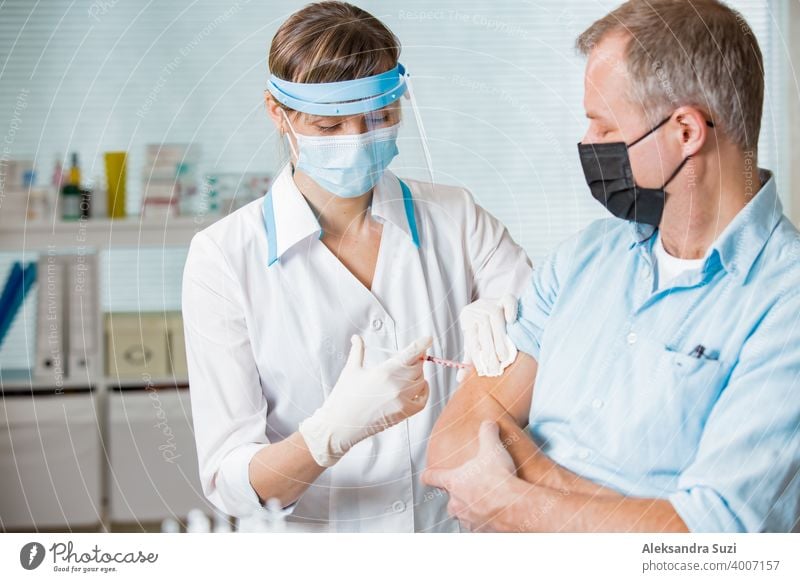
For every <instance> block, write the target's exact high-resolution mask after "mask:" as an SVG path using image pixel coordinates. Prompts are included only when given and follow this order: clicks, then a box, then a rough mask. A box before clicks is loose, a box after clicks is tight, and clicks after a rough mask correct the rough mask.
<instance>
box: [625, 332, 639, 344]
mask: <svg viewBox="0 0 800 582" xmlns="http://www.w3.org/2000/svg"><path fill="white" fill-rule="evenodd" d="M627 339H628V343H629V344H631V345H633V344H635V343H636V339H637V336H636V334H635V333H633V332H631V333H629V334H628V338H627Z"/></svg>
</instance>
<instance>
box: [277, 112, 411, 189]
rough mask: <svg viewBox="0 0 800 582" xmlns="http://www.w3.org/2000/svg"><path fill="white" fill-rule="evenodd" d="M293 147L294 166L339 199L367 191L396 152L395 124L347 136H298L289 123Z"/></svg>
mask: <svg viewBox="0 0 800 582" xmlns="http://www.w3.org/2000/svg"><path fill="white" fill-rule="evenodd" d="M286 121H287V123H288V121H289V120H288V118H287V120H286ZM289 128H290V129H291V131H292V134H293V135H294V137H295V139H296V140H297V148H298V150H299V152H298V151H295V149H294V146H293V144H292V141H291V139H289V136H288V135H287V136H286V137H287V139H289V147H290V148H292V152H293V153H294V154H295V156H296V157H297V166H296V168H297V169H298V170H300V171H302V172H303V173H304V174H306V175H307V176H308V177H309V178H311V179H312V180H314V182H316V183H317V184H319V186H320V187H322V188H324V189H325V190H327V191H328V192H330V193H331V194H334V195H336V196H340V197H342V198H356V197H358V196H361V195H362V194H364V193H366V192H369V191H370V190H371V189H372V188H373V187H374V186H375V184H377V183H378V180H380V179H381V177H382V176H383V173H384V171H385V170H386V168H387V167H389V164H390V163H391V162H392V160H393V159H394V157H395V156H396V155H397V153H398V150H397V132H398V128H399V124H395V125H392V126H390V127H382V128H379V129H373V130H371V131H368V132H366V133H355V134H347V135H330V136H329V135H320V136H316V135H302V134H299V133H297V132H296V131H294V128H293V127H292V126H291V123H290V124H289Z"/></svg>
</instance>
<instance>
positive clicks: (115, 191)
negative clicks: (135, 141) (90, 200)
mask: <svg viewBox="0 0 800 582" xmlns="http://www.w3.org/2000/svg"><path fill="white" fill-rule="evenodd" d="M127 158H128V154H127V152H106V155H105V159H106V193H107V194H106V195H107V197H108V198H107V200H108V201H107V204H108V206H107V208H108V217H109V218H125V180H126V171H125V166H126V165H127Z"/></svg>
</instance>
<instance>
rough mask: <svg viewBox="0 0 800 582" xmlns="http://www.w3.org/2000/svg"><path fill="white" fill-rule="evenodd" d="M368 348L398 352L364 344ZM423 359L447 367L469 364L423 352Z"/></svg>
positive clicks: (465, 366) (394, 353)
mask: <svg viewBox="0 0 800 582" xmlns="http://www.w3.org/2000/svg"><path fill="white" fill-rule="evenodd" d="M366 347H367V349H369V350H375V351H376V352H383V353H384V354H391V355H393V356H394V355H397V353H398V352H396V351H395V350H387V349H386V348H378V347H375V346H366ZM422 359H423V360H425V361H427V362H433V363H434V364H438V365H439V366H447V367H448V368H463V369H466V368H469V367H470V365H469V364H464V363H462V362H454V361H453V360H445V359H444V358H437V357H436V356H431V355H430V354H425V355H424V356H423V357H422Z"/></svg>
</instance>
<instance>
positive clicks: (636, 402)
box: [619, 339, 725, 474]
mask: <svg viewBox="0 0 800 582" xmlns="http://www.w3.org/2000/svg"><path fill="white" fill-rule="evenodd" d="M641 344H642V345H641V346H640V349H639V350H637V351H638V354H637V355H636V360H637V361H636V362H635V363H634V364H633V367H634V370H635V371H634V372H633V377H632V382H631V384H630V385H629V386H628V387H627V390H626V392H629V394H630V395H631V396H630V401H629V403H628V406H627V416H624V415H623V416H622V417H621V419H622V426H625V427H626V430H623V431H622V432H623V433H627V434H625V435H624V436H623V439H621V441H619V442H620V443H625V440H627V441H628V447H630V446H631V445H633V446H637V445H638V448H639V451H638V453H633V452H631V451H630V450H629V451H628V454H627V455H625V454H623V455H622V458H623V459H626V461H625V464H630V465H631V466H630V467H628V468H629V469H631V470H633V471H634V472H635V473H638V474H642V473H649V472H656V473H677V472H680V471H681V470H682V469H683V468H684V467H686V466H687V465H688V464H689V463H690V462H691V461H692V459H693V458H694V456H695V453H696V451H697V447H698V445H699V442H700V438H701V436H702V433H703V428H704V427H705V423H706V420H707V419H708V415H709V414H710V413H711V409H712V408H713V407H714V403H715V402H716V401H717V398H718V397H719V394H720V392H721V390H722V388H723V386H724V378H725V364H724V362H721V361H720V360H718V359H709V358H707V357H700V358H697V357H694V356H690V355H689V354H688V353H683V352H679V351H676V350H674V349H672V348H670V347H669V346H667V345H665V344H663V343H660V342H658V341H655V340H651V339H643V340H642V342H641ZM620 453H623V451H620Z"/></svg>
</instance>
